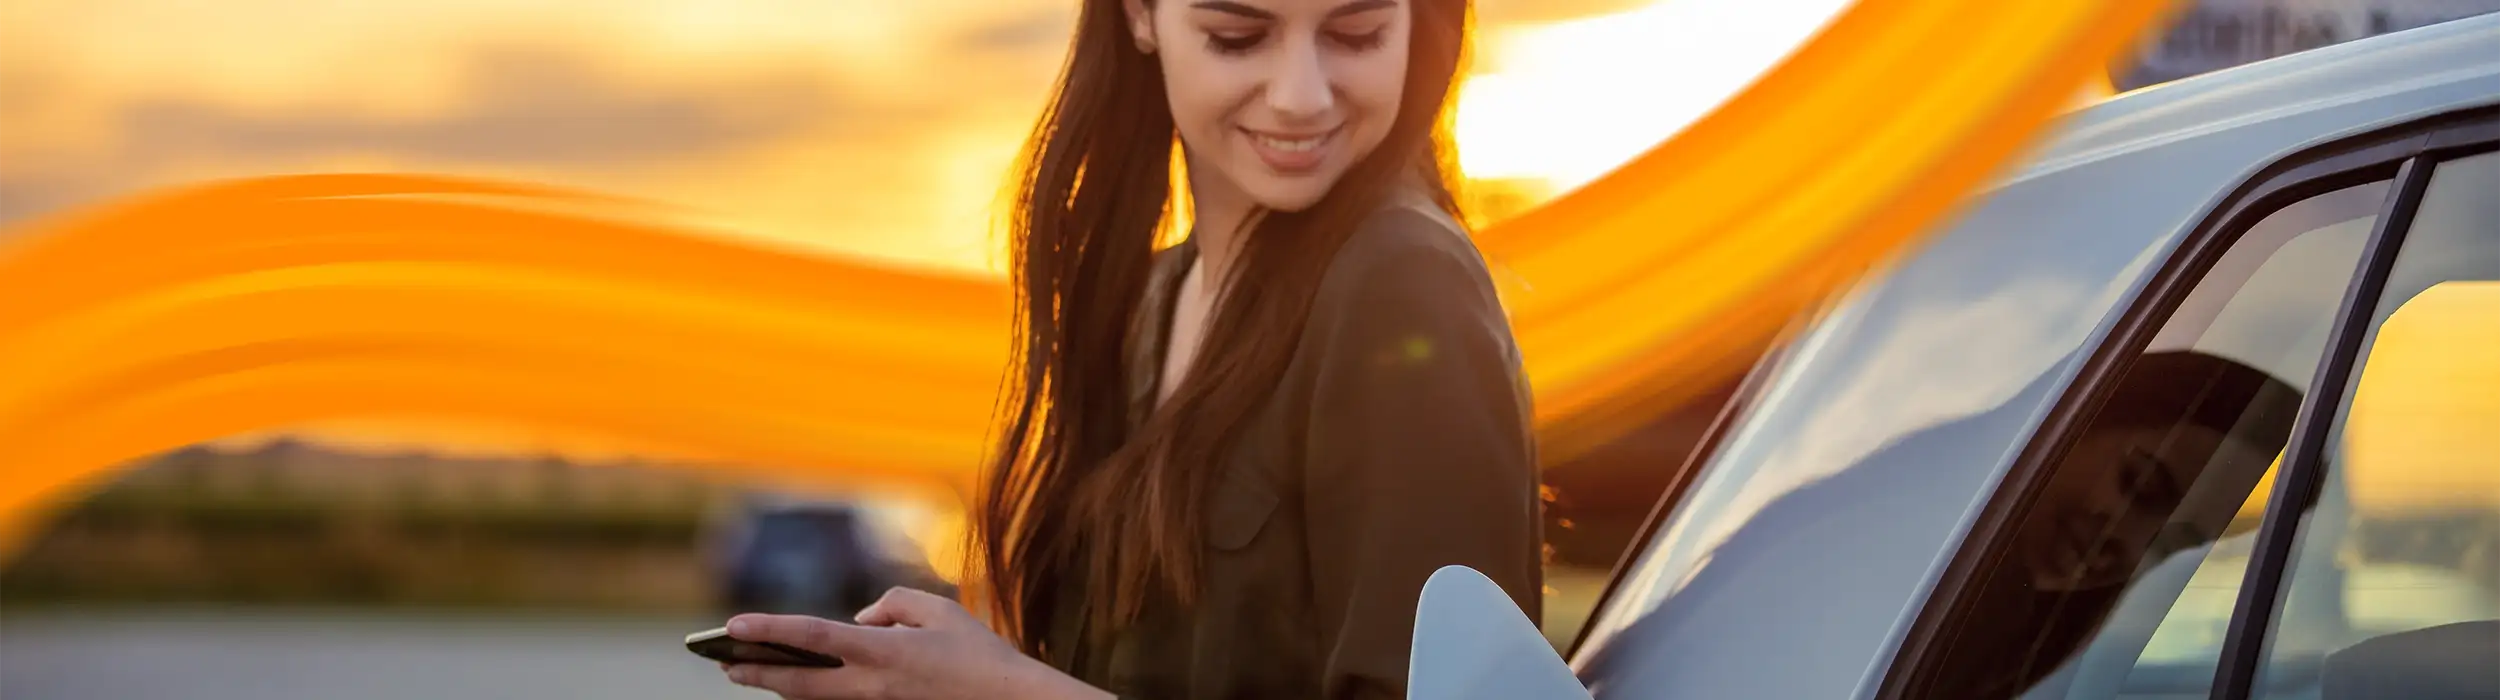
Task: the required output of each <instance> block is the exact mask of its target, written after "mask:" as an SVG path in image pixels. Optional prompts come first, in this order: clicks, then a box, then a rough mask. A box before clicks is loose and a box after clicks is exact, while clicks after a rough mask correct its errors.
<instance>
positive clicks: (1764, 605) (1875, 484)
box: [1573, 15, 2500, 698]
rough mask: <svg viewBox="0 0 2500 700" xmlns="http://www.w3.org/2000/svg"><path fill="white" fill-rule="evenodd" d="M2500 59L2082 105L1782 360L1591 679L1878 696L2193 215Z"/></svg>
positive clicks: (1611, 611)
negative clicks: (2092, 353)
mask: <svg viewBox="0 0 2500 700" xmlns="http://www.w3.org/2000/svg"><path fill="white" fill-rule="evenodd" d="M2494 47H2500V15H2491V16H2485V17H2479V18H2472V19H2466V20H2458V21H2454V22H2451V23H2447V24H2442V25H2433V26H2430V27H2425V28H2420V29H2413V30H2408V31H2404V32H2398V33H2393V34H2388V35H2382V36H2378V37H2373V38H2370V39H2363V40H2357V41H2353V42H2349V43H2346V44H2342V45H2337V46H2331V47H2326V48H2321V49H2316V50H2313V51H2311V52H2308V53H2304V54H2298V55H2293V56H2287V57H2284V58H2278V59H2274V60H2271V61H2266V62H2261V63H2256V64H2251V65H2248V66H2243V67H2239V68H2234V69H2230V70H2224V71H2218V72H2215V73H2211V74H2207V75H2203V76H2198V77H2194V78H2189V79H2185V80H2180V81H2177V82H2174V83H2169V84H2164V85H2161V86H2156V87H2151V88H2146V89H2142V90H2137V91H2132V92H2129V93H2126V94H2124V95H2120V96H2117V97H2115V98H2112V99H2110V100H2107V101H2105V102H2103V103H2100V104H2096V105H2093V106H2090V107H2087V108H2084V109H2081V110H2079V111H2076V112H2074V113H2072V114H2069V115H2067V117H2066V118H2064V119H2063V120H2061V122H2060V123H2059V124H2058V125H2057V126H2056V127H2055V129H2054V131H2053V132H2052V134H2051V136H2050V137H2049V139H2048V140H2046V141H2045V142H2044V143H2043V144H2042V145H2041V146H2039V147H2037V148H2035V149H2034V151H2033V153H2032V155H2031V156H2030V157H2029V158H2028V159H2027V160H2026V161H2025V162H2024V163H2023V164H2021V165H2020V166H2018V167H2016V168H2013V169H2011V170H2009V172H2008V174H2007V175H2006V176H2005V177H2003V178H2001V179H2000V180H1998V181H1997V182H1996V183H1994V184H1993V185H1991V186H1990V187H1988V188H1986V189H1985V190H1983V191H1982V192H1980V193H1978V194H1977V195H1975V196H1974V197H1973V198H1972V200H1971V206H1970V207H1969V208H1968V209H1967V210H1966V211H1965V212H1963V213H1962V214H1960V215H1959V216H1957V217H1955V219H1954V220H1952V221H1949V222H1947V223H1946V224H1945V226H1944V228H1943V230H1942V231H1941V232H1940V233H1939V234H1938V235H1937V236H1935V237H1934V238H1932V239H1931V240H1929V241H1927V242H1925V243H1923V244H1921V245H1920V246H1918V247H1917V248H1915V249H1914V250H1912V251H1910V252H1909V253H1908V254H1907V255H1906V256H1904V257H1903V258H1901V259H1899V260H1897V261H1895V262H1893V263H1891V264H1890V266H1889V268H1888V269H1885V270H1882V271H1879V272H1878V274H1876V275H1873V276H1870V277H1869V278H1868V279H1866V280H1864V281H1862V282H1861V283H1860V284H1859V286H1858V287H1856V288H1854V289H1852V290H1850V291H1849V293H1848V294H1847V295H1845V296H1844V298H1843V299H1842V300H1841V302H1840V303H1839V304H1838V305H1837V306H1836V307H1835V308H1834V309H1833V310H1832V311H1831V312H1830V313H1829V314H1827V315H1826V316H1825V317H1824V318H1823V319H1821V320H1820V321H1818V322H1817V323H1816V325H1815V326H1814V327H1813V328H1812V329H1811V330H1809V331H1808V332H1807V333H1806V334H1805V335H1803V336H1801V337H1800V338H1799V339H1798V340H1796V341H1794V342H1793V343H1791V344H1790V345H1789V346H1788V349H1787V350H1786V351H1785V355H1784V359H1782V360H1781V361H1780V364H1779V365H1778V366H1777V367H1776V368H1774V369H1772V370H1771V371H1770V373H1769V374H1768V376H1766V377H1765V378H1764V382H1763V385H1764V386H1766V387H1768V388H1767V390H1766V392H1765V393H1764V395H1763V396H1761V397H1760V398H1759V399H1757V400H1756V401H1755V402H1754V404H1753V406H1752V407H1751V408H1749V409H1748V410H1747V412H1746V413H1745V414H1744V415H1743V416H1742V417H1741V418H1740V419H1739V420H1738V421H1737V422H1736V423H1735V424H1733V425H1732V426H1731V428H1730V431H1731V432H1730V433H1729V436H1728V437H1727V438H1726V441H1725V443H1724V444H1723V446H1722V447H1721V448H1719V449H1718V451H1717V452H1716V453H1715V454H1713V455H1712V457H1711V459H1710V461H1709V462H1708V463H1707V464H1706V465H1705V467H1704V471H1703V472H1702V473H1700V474H1699V475H1697V476H1696V478H1695V480H1694V481H1693V485H1692V486H1691V487H1690V488H1689V490H1688V491H1687V492H1686V495H1685V496H1684V497H1683V500H1682V501H1680V502H1679V504H1678V505H1677V506H1676V507H1675V508H1674V509H1673V510H1672V511H1670V513H1669V517H1668V518H1667V519H1666V520H1665V521H1662V522H1661V523H1659V524H1658V526H1657V529H1656V532H1657V533H1658V534H1657V535H1656V536H1655V539H1653V540H1651V541H1650V542H1648V543H1647V544H1646V545H1645V551H1644V552H1643V553H1642V554H1641V558H1640V559H1638V560H1636V561H1635V562H1634V564H1633V566H1632V567H1630V568H1628V569H1626V570H1625V571H1624V572H1623V573H1622V575H1621V580H1619V581H1618V582H1617V584H1616V587H1615V588H1614V589H1613V592H1612V593H1611V594H1610V597H1609V600H1608V601H1607V603H1606V607H1605V609H1603V610H1601V611H1600V613H1599V615H1598V616H1597V617H1596V618H1594V619H1593V620H1592V621H1591V628H1590V631H1589V633H1588V636H1587V640H1588V642H1587V644H1586V645H1585V647H1584V648H1583V649H1582V650H1580V652H1579V653H1576V654H1575V655H1574V658H1573V663H1574V665H1575V666H1577V667H1578V668H1579V669H1580V672H1581V673H1582V674H1583V677H1584V680H1586V681H1588V682H1590V683H1591V686H1592V688H1595V687H1598V686H1600V685H1604V686H1615V687H1625V688H1631V689H1634V690H1633V691H1632V692H1634V693H1636V694H1639V695H1643V696H1661V697H1665V696H1672V697H1685V696H1687V695H1689V696H1691V697H1795V698H1841V697H1863V696H1865V695H1867V694H1869V693H1872V692H1873V689H1874V687H1875V686H1876V684H1877V683H1878V682H1880V680H1881V676H1882V674H1883V672H1884V671H1885V669H1887V668H1888V667H1889V665H1890V663H1891V659H1892V657H1893V653H1894V650H1895V648H1896V647H1897V645H1898V644H1899V640H1900V639H1901V636H1902V635H1903V634H1905V633H1906V631H1907V629H1908V626H1909V624H1910V623H1911V622H1912V620H1914V619H1915V616H1916V615H1917V613H1918V610H1919V607H1920V605H1921V603H1923V601H1924V600H1925V598H1926V592H1927V591H1928V590H1929V588H1930V587H1931V586H1933V585H1934V583H1935V581H1936V579H1937V577H1938V576H1939V575H1940V572H1941V570H1942V567H1943V566H1944V564H1945V563H1946V562H1948V561H1950V559H1951V557H1952V556H1953V553H1954V551H1955V549H1956V547H1957V546H1958V544H1959V542H1960V539H1961V533H1962V532H1964V531H1965V530H1966V528H1967V527H1968V524H1969V522H1970V521H1971V519H1972V518H1974V517H1976V515H1977V513H1978V511H1979V508H1980V507H1981V506H1983V505H1984V503H1985V501H1986V500H1987V498H1988V496H1989V494H1991V493H1992V492H1993V488H1994V486H1995V484H1996V482H1997V480H1998V479H1999V478H2001V477H2002V476H2003V474H2004V472H2005V470H2006V469H2007V468H2008V466H2009V465H2010V464H2011V462H2012V460H2013V459H2014V457H2015V455H2016V454H2017V453H2018V452H2019V451H2020V450H2021V449H2022V448H2023V446H2024V445H2025V444H2026V443H2027V442H2028V441H2029V439H2030V436H2031V434H2032V432H2033V430H2034V429H2035V428H2036V427H2037V425H2038V423H2039V421H2040V419H2041V417H2042V416H2044V415H2045V414H2046V413H2047V412H2048V410H2049V409H2050V407H2051V406H2052V405H2053V404H2054V403H2055V402H2056V401H2057V399H2058V397H2059V396H2060V394H2061V393H2062V392H2063V390H2064V388H2065V386H2066V385H2067V384H2068V383H2069V382H2070V381H2072V379H2073V377H2074V375H2075V372H2076V371H2077V368H2078V367H2079V365H2080V362H2081V361H2082V358H2083V357H2084V356H2085V355H2087V354H2088V350H2089V349H2090V348H2092V347H2096V346H2097V345H2098V344H2099V342H2100V339H2101V338H2103V337H2105V335H2106V334H2107V333H2108V332H2109V328H2110V327H2111V325H2112V324H2114V323H2115V321H2116V317H2117V316H2118V315H2119V314H2120V313H2121V311H2122V310H2123V309H2124V308H2126V305H2127V303H2128V302H2129V301H2130V300H2131V299H2133V298H2134V296H2135V294H2136V293H2137V291H2138V290H2139V289H2140V288H2141V287H2142V285H2143V284H2144V283H2145V281H2146V280H2147V279H2148V278H2149V277H2150V276H2151V275H2152V274H2153V273H2154V271H2155V270H2157V269H2158V268H2159V267H2160V264H2161V262H2162V261H2163V260H2164V259H2166V258H2167V257H2168V256H2169V254H2170V253H2171V251H2172V249H2173V248H2174V247H2175V246H2176V245H2177V243H2178V242H2179V241H2180V239H2181V238H2182V237H2183V236H2184V235H2185V234H2186V233H2187V232H2188V231H2190V230H2191V229H2192V228H2193V227H2194V226H2195V225H2196V222H2197V221H2198V220H2199V219H2201V218H2202V217H2203V216H2204V215H2205V213H2206V212H2207V211H2208V210H2210V209H2211V208H2213V207H2215V206H2217V205H2218V204H2219V203H2221V201H2222V199H2223V198H2224V197H2225V196H2226V195H2227V193H2228V192H2229V191H2230V190H2231V189H2232V188H2233V187H2235V186H2236V185H2238V184H2239V183H2240V182H2241V181H2242V180H2244V179H2246V178H2248V177H2249V176H2251V175H2253V174H2254V173H2255V172H2256V171H2257V170H2259V169H2260V168H2262V167H2264V166H2265V165H2266V164H2267V163H2269V162H2270V161H2274V160H2277V159H2279V158H2281V157H2283V156H2286V155H2289V154H2292V153H2295V152H2298V151H2300V150H2302V149H2304V148H2309V147H2312V146H2315V145H2318V144H2321V143H2324V142H2327V141H2331V140H2334V139H2336V138H2340V137H2343V136H2347V135H2351V134H2355V133H2360V132H2366V131H2370V130H2373V129H2378V128H2384V127H2387V126H2390V125H2395V124H2401V123H2404V122H2407V121H2411V120H2415V119H2419V118H2422V117H2425V116H2429V115H2434V114H2439V113H2444V112H2450V111H2455V110H2458V109H2466V108H2472V107H2477V106H2482V105H2489V104H2494V103H2500V50H2495V48H2494ZM2304 379H2305V378H2304ZM2304 383H2305V382H2304ZM1705 564H1707V567H1705V566H1704V565H1705ZM1722 581H1725V583H1722Z"/></svg>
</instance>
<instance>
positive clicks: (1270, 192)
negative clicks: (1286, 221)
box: [1245, 180, 1335, 213]
mask: <svg viewBox="0 0 2500 700" xmlns="http://www.w3.org/2000/svg"><path fill="white" fill-rule="evenodd" d="M1333 184H1335V181H1334V180H1330V181H1328V182H1327V183H1326V184H1318V185H1310V184H1304V183H1298V182H1297V183H1275V184H1270V185H1266V186H1263V187H1258V188H1255V189H1250V198H1251V199H1252V200H1253V201H1256V202H1258V204H1259V207H1260V208H1262V209H1266V210H1268V211H1280V212H1288V213H1291V212H1299V211H1302V210H1304V209H1309V208H1311V207H1312V206H1313V205H1316V204H1319V200H1320V198H1322V197H1326V196H1328V190H1329V188H1330V187H1331V186H1332V185H1333ZM1245 189H1248V188H1245Z"/></svg>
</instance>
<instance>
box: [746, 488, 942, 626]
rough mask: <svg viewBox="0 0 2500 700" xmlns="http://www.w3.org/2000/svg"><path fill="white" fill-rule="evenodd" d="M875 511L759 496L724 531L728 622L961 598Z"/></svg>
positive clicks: (840, 615)
mask: <svg viewBox="0 0 2500 700" xmlns="http://www.w3.org/2000/svg"><path fill="white" fill-rule="evenodd" d="M878 515H879V513H878V512H877V510H876V509H875V508H873V507H871V506H870V505H868V504H864V503H859V502H853V501H845V500H820V499H805V498H795V497H789V496H782V495H773V494H753V495H749V496H747V497H745V498H743V499H741V503H740V504H739V505H738V506H737V508H736V509H735V510H734V512H733V513H732V514H731V515H730V516H729V518H728V520H727V521H726V522H725V523H723V526H722V527H720V528H719V529H718V530H717V531H716V537H715V540H714V542H713V547H712V551H711V556H712V560H713V563H714V574H713V580H714V590H715V591H716V598H715V599H716V601H717V602H716V604H717V605H718V606H719V607H720V608H721V610H722V612H723V613H724V614H737V613H745V612H770V613H782V614H799V615H814V616H817V617H824V618H828V619H836V620H849V619H851V617H852V616H853V615H855V614H857V613H858V612H859V610H860V609H861V608H865V607H867V606H868V605H869V604H871V603H875V602H876V601H877V598H878V597H879V596H882V595H884V594H885V592H886V590H887V589H890V588H893V587H897V586H907V587H912V588H918V589H921V590H926V591H930V592H934V593H939V594H941V595H949V596H951V595H954V593H955V589H954V587H953V586H952V585H951V584H949V583H947V582H946V581H944V580H943V579H940V578H939V577H938V576H936V575H935V574H934V573H933V572H931V571H930V570H929V568H928V566H927V563H926V562H925V561H918V560H916V559H914V556H913V555H914V554H915V553H916V550H914V549H913V548H911V547H908V546H904V545H903V544H901V542H903V541H904V540H905V539H906V538H903V537H901V536H900V535H899V533H895V532H891V530H893V529H894V528H893V527H892V526H891V525H888V524H884V523H882V522H881V519H880V518H879V517H877V516H878Z"/></svg>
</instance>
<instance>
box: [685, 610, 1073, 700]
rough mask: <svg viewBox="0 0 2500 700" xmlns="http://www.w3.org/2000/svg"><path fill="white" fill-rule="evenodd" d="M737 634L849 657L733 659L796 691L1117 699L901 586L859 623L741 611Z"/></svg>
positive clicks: (801, 697) (913, 698)
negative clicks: (825, 664)
mask: <svg viewBox="0 0 2500 700" xmlns="http://www.w3.org/2000/svg"><path fill="white" fill-rule="evenodd" d="M729 636H731V637H734V638H737V639H742V640H746V641H755V642H777V643H781V644H788V645H791V646H795V647H798V648H801V649H806V650H809V651H815V652H819V653H824V654H832V655H835V656H839V657H842V661H843V666H842V667H841V668H801V667H794V666H764V665H755V664H736V665H729V664H724V665H723V666H722V670H724V671H726V672H727V673H728V674H729V680H730V681H731V682H734V683H737V684H739V685H743V686H748V687H752V688H760V689H763V690H767V691H771V692H773V693H776V694H779V695H780V696H781V697H783V698H785V699H786V700H992V699H1002V700H1003V699H1010V698H1026V699H1032V700H1044V699H1048V700H1060V699H1062V698H1064V699H1067V700H1077V699H1080V698H1082V699H1084V700H1109V699H1110V698H1111V697H1112V696H1111V695H1110V694H1109V693H1105V692H1103V691H1101V690H1098V689H1095V688H1094V687H1092V686H1088V685H1086V684H1084V683H1083V682H1080V681H1078V680H1076V679H1075V678H1071V677H1069V676H1067V675H1066V674H1063V673H1060V672H1059V671H1058V670H1056V669H1052V668H1051V667H1049V666H1048V665H1045V664H1043V663H1042V662H1040V661H1036V660H1034V659H1033V658H1031V657H1028V656H1025V655H1024V654H1023V653H1021V652H1018V651H1016V648H1015V647H1013V646H1010V645H1008V644H1007V640H1004V639H1000V638H999V637H998V635H997V634H994V633H992V632H991V631H990V629H989V628H988V627H987V626H985V625H982V624H981V621H980V620H977V619H974V618H973V617H972V614H971V613H970V612H969V611H966V610H964V608H963V606H962V605H958V604H956V603H955V601H953V600H948V599H946V598H943V597H939V596H936V595H932V594H929V593H925V592H922V591H916V590H912V589H908V588H896V589H893V590H891V591H888V592H887V593H886V594H885V597H884V598H880V599H878V600H877V603H876V604H875V605H870V606H868V608H867V609H865V610H861V611H860V613H859V624H856V625H849V624H843V623H840V622H834V621H832V620H826V619H822V618H815V617H807V616H802V615H761V614H749V615H740V616H737V617H734V618H731V619H730V620H729Z"/></svg>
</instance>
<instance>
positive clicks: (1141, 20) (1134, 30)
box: [1120, 0, 1155, 53]
mask: <svg viewBox="0 0 2500 700" xmlns="http://www.w3.org/2000/svg"><path fill="white" fill-rule="evenodd" d="M1120 7H1121V8H1122V9H1125V10H1127V11H1128V31H1129V36H1130V38H1132V39H1135V40H1136V41H1137V51H1138V52H1139V53H1154V52H1155V17H1154V8H1151V7H1147V6H1146V0H1120Z"/></svg>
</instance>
